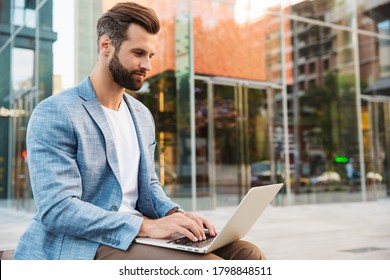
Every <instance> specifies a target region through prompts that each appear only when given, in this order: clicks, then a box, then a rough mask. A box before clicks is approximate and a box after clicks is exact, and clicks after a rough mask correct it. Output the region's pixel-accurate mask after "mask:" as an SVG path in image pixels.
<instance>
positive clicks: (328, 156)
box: [289, 22, 361, 203]
mask: <svg viewBox="0 0 390 280" xmlns="http://www.w3.org/2000/svg"><path fill="white" fill-rule="evenodd" d="M294 24H296V26H297V28H298V30H300V31H299V32H297V33H296V34H297V36H296V38H293V39H294V43H295V44H294V45H295V47H296V48H295V49H294V54H295V55H296V59H295V61H294V63H296V65H295V67H294V70H295V71H296V72H295V75H294V77H295V79H294V84H293V85H292V88H293V96H298V98H297V99H296V98H291V101H289V107H290V108H291V109H292V110H293V112H294V110H298V112H299V115H298V117H297V119H296V120H297V122H292V120H290V121H289V123H290V129H291V130H290V131H294V133H291V132H290V134H291V137H292V138H293V139H294V141H293V143H294V145H293V146H292V149H293V150H292V151H291V152H292V153H294V154H295V155H298V156H295V157H294V155H293V154H290V158H291V162H292V163H293V164H292V166H293V167H294V168H293V169H292V173H293V176H292V190H293V192H294V193H295V194H296V195H295V196H294V199H295V203H303V202H307V201H315V202H331V201H333V202H334V201H350V200H360V199H361V193H360V184H359V183H358V181H359V179H358V173H359V172H358V171H359V170H360V168H359V166H360V162H359V145H358V127H357V111H356V91H355V79H356V77H355V74H354V71H355V70H354V60H353V59H354V51H353V47H352V35H351V33H349V32H346V31H342V30H337V29H329V28H326V27H321V26H317V25H306V24H305V23H301V22H296V23H294ZM294 102H299V103H298V104H296V105H295V104H294ZM341 159H342V160H341ZM348 159H350V161H351V162H352V161H353V165H354V168H355V170H356V173H355V177H356V178H353V182H352V180H348V177H347V168H346V167H347V162H348ZM296 160H298V162H297V161H296ZM306 193H307V194H306Z"/></svg>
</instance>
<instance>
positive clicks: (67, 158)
mask: <svg viewBox="0 0 390 280" xmlns="http://www.w3.org/2000/svg"><path fill="white" fill-rule="evenodd" d="M124 100H125V102H126V104H127V106H128V107H129V109H130V112H131V115H132V117H133V120H134V125H135V128H136V132H137V136H138V142H139V147H140V153H141V158H140V163H139V174H138V192H139V197H138V201H137V210H138V211H139V212H141V213H142V214H143V215H144V216H147V217H150V218H160V217H163V216H165V214H166V213H167V212H168V211H169V210H171V209H172V208H174V207H177V206H178V205H177V204H175V203H173V202H172V201H171V200H170V199H169V198H168V197H167V196H166V195H165V193H164V191H163V189H162V187H161V184H160V182H159V180H158V178H157V175H156V172H155V166H154V150H155V145H156V142H155V126H154V121H153V117H152V115H151V113H150V111H149V110H148V109H147V108H146V107H145V106H144V105H143V104H142V103H140V102H139V101H137V100H136V99H134V98H133V97H131V96H129V95H126V94H125V96H124ZM27 156H28V157H27V160H28V167H29V171H30V180H31V187H32V190H33V195H34V199H35V203H36V207H37V215H36V216H35V217H34V219H33V220H32V222H31V224H30V225H29V227H28V228H27V230H26V232H25V233H24V234H23V235H22V237H21V239H20V241H19V243H18V246H17V248H16V252H15V259H93V258H94V256H95V254H96V251H97V249H98V246H99V244H105V245H109V246H112V247H114V248H118V249H121V250H126V249H128V247H129V246H130V244H131V243H132V241H133V240H134V238H135V237H136V235H137V233H138V231H139V229H140V226H141V224H142V221H143V218H142V217H139V216H135V215H131V214H124V213H119V212H117V210H118V209H119V206H120V204H121V201H122V189H121V186H120V184H119V178H120V176H119V166H118V157H117V154H116V148H115V144H114V139H113V137H112V135H111V130H110V127H109V124H108V122H107V120H106V118H105V114H104V111H103V109H102V107H101V105H100V103H99V101H98V99H97V97H96V94H95V92H94V90H93V88H92V84H91V82H90V80H89V78H87V79H85V80H84V81H83V82H82V83H81V84H80V85H79V86H77V87H74V88H71V89H69V90H67V91H65V92H63V93H60V94H57V95H54V96H51V97H49V98H47V99H45V100H43V101H42V102H41V103H40V104H38V106H37V107H36V108H35V110H34V112H33V114H32V115H31V118H30V120H29V124H28V129H27Z"/></svg>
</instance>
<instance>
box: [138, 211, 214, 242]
mask: <svg viewBox="0 0 390 280" xmlns="http://www.w3.org/2000/svg"><path fill="white" fill-rule="evenodd" d="M205 228H207V229H208V231H209V234H210V235H211V236H215V235H216V234H217V231H216V230H215V228H214V226H213V225H212V224H211V223H210V222H209V221H208V220H207V219H205V218H202V217H199V216H197V215H195V214H193V213H189V212H186V213H174V214H172V215H169V216H166V217H163V218H160V219H156V220H151V219H144V221H143V223H142V225H141V229H140V231H139V232H138V236H143V237H151V238H167V237H169V236H171V235H172V234H175V233H179V234H182V235H184V236H187V237H188V238H189V239H191V240H192V241H194V242H196V241H200V240H204V239H206V234H205Z"/></svg>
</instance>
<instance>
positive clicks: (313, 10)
mask: <svg viewBox="0 0 390 280" xmlns="http://www.w3.org/2000/svg"><path fill="white" fill-rule="evenodd" d="M286 2H287V1H286ZM355 2H356V1H355V0H334V1H329V0H313V1H296V0H288V2H287V3H289V5H290V11H291V13H292V14H294V15H297V16H300V17H304V18H308V19H313V20H318V21H324V22H328V23H334V24H338V25H344V26H352V21H351V20H352V15H353V13H354V9H355Z"/></svg>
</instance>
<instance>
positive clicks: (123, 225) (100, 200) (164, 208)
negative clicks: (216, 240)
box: [15, 2, 264, 259]
mask: <svg viewBox="0 0 390 280" xmlns="http://www.w3.org/2000/svg"><path fill="white" fill-rule="evenodd" d="M159 28H160V26H159V21H158V18H157V16H156V14H155V13H154V11H153V10H151V9H149V8H146V7H143V6H140V5H138V4H135V3H129V2H126V3H120V4H117V5H116V6H115V7H113V8H112V9H111V10H109V11H108V12H107V13H105V14H104V15H103V16H102V17H101V18H100V19H99V21H98V24H97V32H98V60H97V63H96V65H95V68H94V69H93V72H92V74H91V76H90V77H88V78H87V79H86V80H84V81H83V82H82V83H81V84H80V85H79V86H77V87H75V88H72V89H69V90H67V91H65V92H63V93H61V94H58V95H55V96H52V97H50V98H47V99H46V100H44V101H42V102H41V103H40V104H39V105H38V106H37V107H36V109H35V110H34V112H33V114H32V116H31V118H30V121H29V125H28V132H27V153H28V164H29V171H30V177H31V185H32V189H33V194H34V199H35V202H36V205H37V210H38V213H37V215H36V216H35V218H34V219H33V221H32V223H31V224H30V226H29V227H28V229H27V231H26V232H25V233H24V235H23V236H22V237H21V239H20V241H19V244H18V247H17V249H16V252H15V258H17V259H221V258H222V259H232V258H233V259H234V258H236V259H264V256H263V254H262V253H261V251H260V250H259V249H258V248H257V247H255V246H254V245H252V244H250V243H248V242H244V241H237V242H233V243H232V244H230V245H228V246H225V247H223V248H221V249H219V250H217V251H215V253H212V254H207V255H201V254H194V253H190V252H179V251H176V250H170V249H163V248H155V247H152V246H147V245H140V244H136V243H134V242H133V241H134V238H135V237H137V236H146V237H157V238H164V237H168V236H170V235H172V234H173V233H181V234H183V235H185V236H187V237H188V238H190V239H192V240H193V241H198V240H203V239H205V230H204V228H207V229H208V230H209V232H210V234H211V235H215V234H216V230H215V228H214V226H213V225H212V224H211V223H210V222H209V221H208V220H206V219H204V218H202V217H198V216H197V215H194V214H192V213H185V212H183V211H182V210H180V207H179V205H177V204H176V203H174V202H172V201H171V200H170V199H169V198H168V197H167V196H166V195H165V193H164V192H163V190H162V188H161V185H160V183H159V181H158V178H157V175H156V172H155V168H154V150H155V131H154V129H155V128H154V122H153V118H152V115H151V113H150V112H149V111H148V109H147V108H146V107H145V106H144V105H143V104H141V103H140V102H139V101H137V100H136V99H134V98H132V97H131V96H129V95H127V94H125V88H127V89H130V90H139V89H140V88H141V86H142V84H143V82H144V80H145V77H146V73H147V72H148V71H149V70H150V69H151V65H150V62H151V59H152V57H153V56H154V55H155V46H156V34H157V32H158V31H159Z"/></svg>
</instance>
